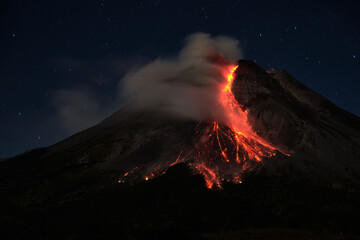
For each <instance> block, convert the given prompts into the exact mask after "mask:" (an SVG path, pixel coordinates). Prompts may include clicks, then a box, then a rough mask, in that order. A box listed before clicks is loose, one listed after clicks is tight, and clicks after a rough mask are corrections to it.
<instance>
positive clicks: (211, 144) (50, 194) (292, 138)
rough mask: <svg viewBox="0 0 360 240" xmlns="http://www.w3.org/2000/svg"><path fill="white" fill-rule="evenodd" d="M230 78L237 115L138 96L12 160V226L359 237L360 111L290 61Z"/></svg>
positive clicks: (5, 188) (82, 231)
mask: <svg viewBox="0 0 360 240" xmlns="http://www.w3.org/2000/svg"><path fill="white" fill-rule="evenodd" d="M224 76H225V77H226V78H227V80H228V81H227V82H226V83H225V84H224V85H222V86H221V88H220V89H219V91H220V94H219V96H220V99H219V101H220V102H221V104H222V105H223V106H224V109H225V110H226V111H225V117H226V119H227V121H226V122H224V121H208V120H206V121H205V120H204V121H194V120H191V119H180V118H176V117H172V116H169V115H168V114H166V113H164V112H162V111H150V110H149V111H145V110H142V111H139V110H136V109H135V108H133V107H132V104H131V103H130V104H129V105H127V106H125V107H123V108H122V109H120V110H119V111H117V112H116V113H114V114H113V115H111V116H110V117H108V118H106V119H105V120H103V121H102V122H100V123H99V124H97V125H95V126H93V127H91V128H89V129H87V130H85V131H82V132H80V133H78V134H75V135H74V136H71V137H70V138H68V139H65V140H63V141H61V142H59V143H57V144H55V145H52V146H49V147H46V148H41V149H35V150H32V151H29V152H27V153H24V154H22V155H19V156H16V157H13V158H11V159H8V160H6V161H4V162H1V163H0V184H1V185H0V186H1V187H0V188H1V192H2V197H1V199H0V201H1V209H2V210H1V211H2V214H1V215H2V216H1V225H2V227H3V228H4V231H2V232H3V233H4V234H8V235H9V236H13V237H19V238H21V237H24V236H31V237H37V238H52V239H55V238H59V239H63V238H73V239H85V238H89V237H90V238H92V237H95V238H97V237H98V238H102V237H115V236H116V237H122V238H124V239H134V238H139V239H141V238H144V239H148V238H149V236H150V237H151V238H154V237H163V236H166V237H168V238H179V239H230V238H231V234H230V235H226V234H223V235H216V234H219V233H224V232H233V234H238V235H237V236H239V237H243V238H244V239H246V238H245V237H244V236H245V235H246V233H245V232H244V229H249V228H250V229H254V228H255V230H249V231H250V232H251V233H252V234H253V235H259V234H260V235H259V236H258V237H259V239H264V238H266V236H267V235H266V234H270V235H271V234H273V233H274V232H276V233H277V234H281V235H284V234H285V235H286V236H288V238H294V239H295V236H296V237H299V235H301V234H305V235H306V234H310V235H311V236H312V237H313V238H314V239H322V238H326V237H327V238H328V239H339V238H336V237H339V236H340V235H338V234H342V235H341V237H344V238H343V239H347V238H348V237H349V238H350V237H353V238H354V239H355V237H356V236H358V234H359V232H358V231H359V230H358V229H357V227H356V224H355V223H354V221H352V218H354V217H356V218H359V217H360V209H359V207H358V204H356V203H358V202H359V200H360V197H359V196H360V195H359V193H360V188H359V187H360V185H359V183H360V182H359V181H360V119H359V118H358V117H357V116H355V115H353V114H351V113H349V112H346V111H344V110H342V109H340V108H338V107H337V106H335V105H334V104H333V103H331V102H330V101H329V100H327V99H326V98H324V97H322V96H321V95H319V94H317V93H316V92H314V91H312V90H311V89H309V88H307V87H306V86H304V85H302V84H301V83H300V82H298V81H297V80H296V79H295V78H294V77H292V76H291V75H290V74H289V73H288V72H286V71H284V70H274V69H270V70H263V69H262V68H261V67H260V66H258V65H257V64H255V63H254V62H251V61H247V60H240V61H239V62H238V64H236V65H229V66H226V67H224ZM19 229H21V231H20V230H19ZM259 229H260V230H259ZM263 229H267V230H266V231H264V230H263ZM274 229H277V230H274ZM295 229H296V230H295ZM297 231H298V232H297ZM304 231H306V232H304ZM313 231H314V232H313ZM259 232H260V233H259ZM269 232H270V233H269ZM244 234H245V235H244ZM292 234H293V235H292ZM310 235H306V236H310ZM291 236H292V237H291ZM252 239H257V238H252ZM284 239H286V238H284ZM297 239H302V238H297ZM303 239H305V238H303ZM340 239H342V238H340Z"/></svg>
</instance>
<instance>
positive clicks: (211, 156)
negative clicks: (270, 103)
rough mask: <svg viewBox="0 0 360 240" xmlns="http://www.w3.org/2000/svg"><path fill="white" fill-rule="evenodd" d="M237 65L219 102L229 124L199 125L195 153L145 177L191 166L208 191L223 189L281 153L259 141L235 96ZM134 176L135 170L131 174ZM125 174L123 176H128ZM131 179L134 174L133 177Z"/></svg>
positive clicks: (226, 72)
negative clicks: (233, 90) (177, 165)
mask: <svg viewBox="0 0 360 240" xmlns="http://www.w3.org/2000/svg"><path fill="white" fill-rule="evenodd" d="M236 69H237V66H236V65H230V66H226V67H224V70H223V77H224V78H225V79H224V80H227V81H224V84H222V85H220V88H219V90H218V101H219V102H220V103H221V106H222V108H223V112H224V115H225V116H224V119H226V121H225V122H220V121H208V122H199V124H198V126H197V128H196V132H195V138H194V139H195V143H194V150H192V151H191V152H189V153H187V154H183V152H182V151H181V153H180V154H179V156H178V157H177V158H176V160H174V161H170V162H166V163H164V162H163V163H160V164H159V165H158V166H156V167H155V168H153V169H152V170H150V171H149V172H150V173H149V174H146V176H144V177H143V179H145V180H148V179H150V178H153V177H156V176H159V175H161V174H163V173H165V172H166V169H167V168H169V167H170V166H173V165H175V164H177V163H180V162H187V163H188V164H189V166H191V167H192V168H193V169H194V170H195V171H196V172H198V173H200V174H202V175H203V176H204V179H205V182H206V186H207V187H208V188H214V187H216V188H222V186H221V183H222V181H230V182H234V183H241V182H242V179H241V178H242V175H243V173H244V172H245V171H249V170H251V169H253V168H254V167H255V166H257V165H258V164H259V163H261V162H262V161H263V159H264V158H270V157H273V156H275V154H276V153H277V151H279V152H280V150H279V149H276V148H275V147H274V146H272V145H271V144H270V143H268V142H266V141H265V140H264V139H262V138H261V137H259V136H258V135H257V134H256V132H255V131H254V130H253V129H252V128H251V126H250V124H249V123H248V117H247V111H243V110H242V108H241V105H240V104H239V103H238V102H237V101H236V99H235V96H234V95H233V92H232V83H233V81H234V78H235V77H234V75H235V71H236ZM130 172H131V173H133V172H134V170H132V171H130ZM128 175H129V173H125V175H124V176H123V178H124V177H126V176H128ZM130 175H131V174H130Z"/></svg>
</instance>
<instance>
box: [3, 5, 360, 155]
mask: <svg viewBox="0 0 360 240" xmlns="http://www.w3.org/2000/svg"><path fill="white" fill-rule="evenodd" d="M359 12H360V3H359V2H358V1H250V0H247V1H224V0H223V1H195V0H193V1H185V0H182V1H160V0H158V1H108V0H103V1H101V0H99V1H92V0H86V1H85V0H79V1H1V3H0V19H1V20H0V58H1V59H0V81H1V82H0V83H1V85H0V158H7V157H11V156H13V155H16V154H19V153H22V152H24V151H27V150H30V149H32V148H38V147H42V146H48V145H50V144H53V143H56V142H58V141H60V140H62V139H64V138H66V137H69V136H71V135H72V134H74V133H76V132H78V131H80V130H83V129H85V128H87V127H89V126H91V125H94V124H96V123H97V122H98V121H100V120H101V118H104V117H106V116H108V115H110V114H111V113H112V112H114V111H115V110H116V109H119V108H120V107H121V106H119V104H118V105H115V104H114V100H115V98H116V93H117V89H118V87H117V86H118V83H119V82H120V81H121V79H122V77H123V76H124V75H125V74H126V73H127V72H128V71H129V70H131V69H134V68H135V67H138V66H140V65H142V64H145V63H147V62H149V61H151V60H154V59H156V58H158V57H171V56H174V55H176V54H177V52H178V51H179V50H180V49H181V47H182V44H183V41H184V38H186V37H187V36H188V35H189V34H191V33H194V32H200V31H201V32H205V33H209V34H211V35H212V36H216V35H226V36H229V37H233V38H236V39H238V40H239V41H240V46H241V48H242V50H243V53H244V56H245V58H246V59H250V60H253V61H256V62H257V63H258V64H259V65H260V66H262V67H263V68H266V69H268V68H275V69H285V70H287V71H288V72H290V73H291V74H292V75H293V76H294V77H295V78H296V79H298V80H299V81H300V82H302V83H303V84H305V85H307V86H308V87H310V88H312V89H313V90H315V91H317V92H318V93H320V94H322V95H323V96H325V97H326V98H328V99H330V100H331V101H332V102H334V103H335V104H336V105H338V106H339V107H341V108H344V109H345V110H347V111H350V112H352V113H354V114H356V115H358V116H360V97H359V93H360V14H359ZM120 105H121V104H120ZM64 111H67V112H71V113H73V114H72V115H71V117H72V118H70V119H69V118H68V119H64V118H63V117H62V113H64Z"/></svg>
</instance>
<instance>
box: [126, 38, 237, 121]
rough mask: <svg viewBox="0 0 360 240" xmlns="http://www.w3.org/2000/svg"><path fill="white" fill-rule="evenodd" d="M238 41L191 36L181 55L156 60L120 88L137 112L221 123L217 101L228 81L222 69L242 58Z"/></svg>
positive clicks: (136, 72) (129, 75) (220, 112)
mask: <svg viewBox="0 0 360 240" xmlns="http://www.w3.org/2000/svg"><path fill="white" fill-rule="evenodd" d="M241 57H242V56H241V51H240V49H239V47H238V41H237V40H235V39H233V38H229V37H224V36H218V37H210V35H208V34H204V33H195V34H192V35H190V36H189V37H188V38H187V39H186V41H185V46H184V48H183V49H182V50H181V51H180V53H179V55H178V56H176V57H174V58H171V59H161V58H159V59H157V60H155V61H153V62H151V63H149V64H147V65H145V66H143V67H141V68H140V69H138V70H137V71H135V72H131V73H129V74H128V75H127V76H125V78H124V79H123V81H122V82H121V85H120V91H121V93H122V96H123V97H126V98H128V99H131V100H133V102H132V107H133V109H137V110H160V111H163V112H166V113H168V114H171V115H173V116H176V117H182V118H190V119H193V120H210V119H211V120H213V119H214V118H215V119H216V120H222V119H221V118H222V116H223V115H224V114H223V113H222V108H221V106H220V105H221V104H220V103H219V101H218V99H217V91H218V89H219V84H222V83H223V81H226V78H225V77H224V76H223V72H224V71H223V67H224V66H226V65H229V64H230V63H233V62H235V61H237V60H239V59H240V58H241Z"/></svg>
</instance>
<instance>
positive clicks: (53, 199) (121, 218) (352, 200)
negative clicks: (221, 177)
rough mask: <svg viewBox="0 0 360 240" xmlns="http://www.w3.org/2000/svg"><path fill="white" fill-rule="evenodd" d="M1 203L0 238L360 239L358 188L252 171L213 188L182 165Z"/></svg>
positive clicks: (4, 200)
mask: <svg viewBox="0 0 360 240" xmlns="http://www.w3.org/2000/svg"><path fill="white" fill-rule="evenodd" d="M1 201H2V204H1V216H0V221H1V222H0V224H1V225H0V226H1V235H2V236H1V237H0V239H164V238H165V239H209V240H210V239H211V240H220V239H360V237H359V236H360V228H359V216H360V205H359V203H360V196H359V190H358V189H356V188H355V187H353V186H346V185H344V184H340V183H336V184H332V185H330V186H327V187H324V186H323V187H316V186H313V185H310V184H305V183H301V182H296V181H289V180H286V179H282V178H276V177H271V178H270V177H264V176H260V175H256V176H251V175H249V176H247V178H246V180H245V181H244V182H243V183H242V184H239V185H233V184H225V185H224V189H223V190H215V191H213V190H208V189H206V188H205V187H204V180H203V178H202V177H201V176H198V175H193V174H192V173H191V171H190V170H189V169H188V168H187V166H186V165H185V164H180V165H177V166H174V167H172V168H170V169H169V170H168V171H167V173H166V174H164V175H162V176H160V177H159V178H156V179H153V180H149V181H144V182H142V183H140V184H137V185H134V186H129V185H127V184H115V183H114V184H113V185H108V186H106V187H102V188H100V189H98V190H97V191H93V190H85V189H84V190H83V191H78V192H72V193H71V194H67V195H66V194H65V195H61V194H59V192H57V193H56V195H52V194H51V193H44V196H39V197H38V199H37V200H36V201H33V200H31V199H26V198H24V199H20V200H18V202H16V203H13V202H12V203H11V202H8V201H7V198H6V196H4V197H2V200H1Z"/></svg>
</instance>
